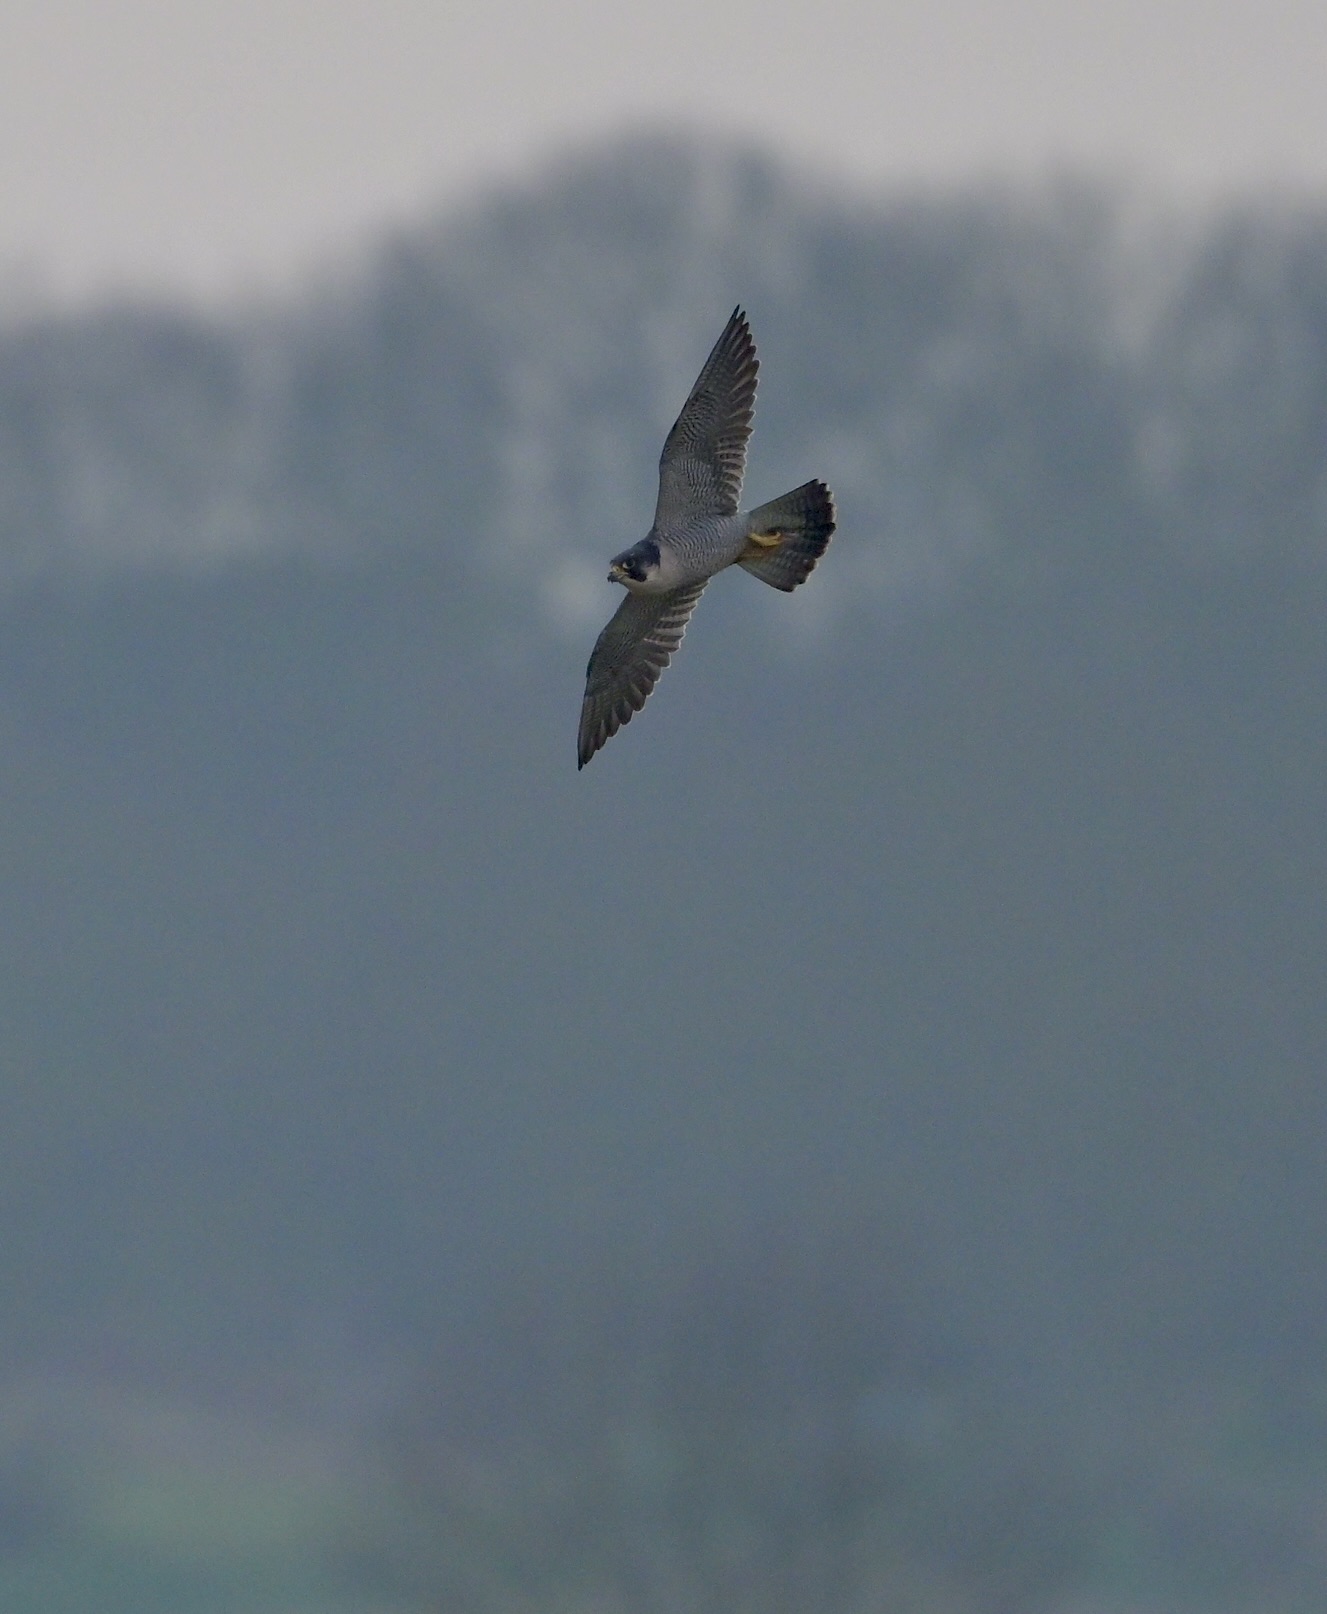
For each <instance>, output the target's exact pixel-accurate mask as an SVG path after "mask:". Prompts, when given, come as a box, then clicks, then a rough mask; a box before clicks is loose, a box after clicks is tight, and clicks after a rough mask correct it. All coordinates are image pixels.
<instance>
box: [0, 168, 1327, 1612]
mask: <svg viewBox="0 0 1327 1614" xmlns="http://www.w3.org/2000/svg"><path fill="white" fill-rule="evenodd" d="M739 299H740V300H741V302H742V303H743V304H744V306H746V307H747V308H748V309H749V311H750V314H751V318H752V323H753V327H754V330H755V334H756V337H757V340H758V342H759V344H760V352H761V358H762V387H761V398H760V407H759V414H758V421H757V429H756V434H755V437H754V439H753V445H752V453H751V459H750V466H749V472H748V478H747V491H748V496H749V497H750V498H751V499H755V500H759V499H761V498H763V497H768V496H771V495H773V494H774V493H777V492H778V491H780V490H781V489H782V488H784V487H785V486H790V485H794V484H795V483H796V482H798V481H801V480H804V479H805V478H807V477H810V476H821V477H823V478H824V479H825V480H827V481H828V482H829V483H830V485H831V486H832V487H833V489H834V491H835V494H836V496H837V499H838V503H839V509H840V527H839V531H838V533H837V534H836V537H835V539H834V542H833V545H832V547H831V550H830V552H829V555H828V557H827V559H826V561H825V563H824V564H823V565H822V566H821V567H820V568H819V569H818V571H817V572H816V574H815V576H814V578H813V579H812V581H811V583H810V585H809V586H808V587H807V588H806V589H805V590H801V591H799V592H798V593H797V594H796V595H795V596H793V597H791V598H784V597H782V596H779V597H774V596H773V595H772V593H771V591H767V590H758V589H756V588H755V587H752V586H747V581H746V579H745V578H743V577H729V578H724V579H721V580H720V582H719V583H718V584H717V585H716V586H715V587H714V588H713V589H712V590H711V591H710V593H709V595H707V599H706V603H705V609H704V610H703V611H702V612H700V613H698V615H697V618H696V620H695V622H694V623H693V625H692V627H691V629H690V631H689V633H688V637H687V642H686V647H685V653H684V654H682V655H681V656H680V657H679V658H678V661H677V664H676V666H675V667H674V668H672V669H671V670H670V671H669V672H668V674H667V675H666V677H665V679H664V680H663V682H662V683H661V686H660V688H659V690H658V691H657V693H656V695H655V697H654V698H653V699H652V700H651V702H650V704H649V708H648V710H647V711H646V712H644V713H643V714H642V715H641V716H640V717H638V718H637V719H636V720H635V721H634V722H633V723H632V725H631V726H630V727H629V728H628V729H627V730H626V731H625V732H624V733H623V734H622V735H620V736H619V737H618V739H616V740H615V741H614V742H613V743H612V745H611V746H610V747H608V749H607V750H606V751H605V753H604V754H603V755H602V756H601V757H599V758H596V760H595V762H594V765H593V766H592V767H591V768H590V769H588V770H587V771H586V772H585V773H584V774H582V775H579V776H578V774H577V772H576V769H575V767H574V759H573V740H574V731H575V723H576V717H577V712H578V707H579V701H580V696H581V690H582V679H583V669H584V663H585V658H586V656H587V655H588V651H589V648H590V645H591V644H592V642H593V638H594V635H595V633H596V632H597V631H598V628H599V627H600V626H601V625H602V622H603V620H605V619H606V617H607V615H608V613H609V612H610V611H611V609H612V606H613V604H614V595H613V591H612V590H611V589H609V588H608V586H607V585H606V584H605V583H604V582H603V570H604V561H605V559H606V557H607V556H608V555H610V554H611V553H613V552H615V551H616V550H617V549H618V548H620V547H621V546H622V545H623V544H624V543H626V542H628V541H630V539H632V538H633V537H635V536H638V535H639V534H640V532H642V531H643V530H644V527H645V525H646V524H647V522H648V519H649V513H650V510H651V509H652V500H653V497H654V478H655V471H656V462H657V456H658V451H659V447H660V444H661V442H662V437H663V433H664V432H665V431H666V429H667V426H668V425H669V423H670V422H671V420H672V418H673V416H674V415H675V413H676V410H677V408H678V406H679V405H680V402H681V400H682V398H683V397H684V396H685V393H686V389H687V387H688V386H689V384H690V381H691V380H692V379H693V377H694V374H695V372H696V370H697V369H698V367H699V364H700V362H701V361H702V360H703V358H704V355H705V353H706V352H707V351H708V348H709V345H710V343H711V342H712V340H713V338H714V335H715V334H716V333H717V331H718V330H719V328H720V327H721V325H722V323H723V320H724V319H725V318H726V316H727V314H728V312H729V311H730V309H731V307H732V305H733V303H734V302H736V301H738V300H739ZM1325 440H1327V211H1324V210H1323V209H1322V208H1321V207H1318V206H1310V205H1308V204H1306V203H1301V204H1298V205H1296V206H1291V205H1289V204H1287V203H1285V202H1284V201H1279V202H1278V201H1271V200H1267V201H1262V202H1244V203H1241V202H1238V201H1234V200H1231V201H1228V202H1226V203H1224V204H1223V205H1222V206H1220V207H1217V208H1212V209H1209V210H1205V211H1203V212H1201V213H1197V212H1194V211H1193V210H1186V209H1184V208H1182V207H1178V206H1175V207H1167V206H1166V205H1164V204H1161V203H1158V202H1157V200H1156V199H1155V197H1151V196H1149V195H1146V194H1144V193H1143V192H1142V191H1140V189H1138V188H1137V187H1131V186H1129V185H1127V184H1124V183H1109V184H1099V185H1098V184H1092V183H1086V182H1075V183H1069V182H1064V183H1061V184H1058V185H1057V184H1050V183H1042V184H1036V185H1033V184H1030V183H1029V184H1023V185H1018V184H1013V183H1008V184H988V185H983V186H975V185H974V186H972V187H969V188H963V187H959V188H953V189H950V190H947V191H943V192H941V191H937V192H933V193H930V194H916V195H913V196H910V197H903V196H900V197H898V198H897V199H895V200H894V201H892V202H890V201H880V200H877V201H875V202H873V203H871V204H867V203H866V202H864V201H863V200H862V199H861V198H860V197H849V196H848V195H847V194H845V193H842V192H838V191H835V190H834V189H833V188H826V187H825V186H824V185H822V184H820V183H817V182H813V181H812V180H810V179H809V178H808V177H807V176H806V175H805V174H802V173H799V172H798V171H796V170H795V168H792V167H789V166H788V165H787V164H785V163H784V162H782V161H781V160H780V159H779V158H777V157H775V156H772V155H770V154H769V153H767V152H765V151H762V150H761V149H759V148H755V147H750V146H745V145H735V144H729V143H725V142H722V141H718V142H716V141H707V142H704V143H698V142H688V141H685V140H681V139H676V138H674V139H662V138H644V137H642V138H639V139H631V140H618V141H616V142H614V143H612V144H611V145H602V146H598V147H591V148H587V149H584V150H582V151H581V152H580V153H579V154H578V155H573V156H569V157H566V158H564V159H562V160H561V161H559V162H555V163H552V164H550V165H547V166H546V167H544V168H543V169H542V170H541V171H540V172H539V173H538V174H537V175H535V176H533V177H530V178H527V179H524V180H521V181H514V180H513V181H511V182H509V183H507V184H505V185H503V186H500V187H495V188H494V189H492V190H491V191H489V192H488V193H487V194H485V195H483V196H481V197H478V198H476V199H474V200H472V201H471V202H469V203H467V204H464V205H459V204H458V205H457V206H454V207H451V208H448V209H446V210H444V211H443V212H442V213H441V214H440V215H436V216H435V217H434V219H433V221H432V222H431V223H419V224H415V225H410V226H405V225H403V226H401V227H400V228H399V229H397V230H396V231H395V232H394V233H392V234H390V235H388V236H386V237H385V238H384V239H382V240H381V241H380V243H379V244H378V245H377V246H376V247H374V248H373V249H372V250H366V251H365V252H363V253H362V254H361V255H360V257H359V258H358V259H357V260H355V261H354V262H343V264H342V267H341V269H340V270H339V271H337V272H333V273H327V274H325V275H324V276H323V277H322V278H321V279H320V280H318V281H316V282H312V283H309V284H308V285H306V286H305V287H304V288H303V290H302V292H301V293H300V294H299V295H298V296H295V295H292V296H290V297H288V298H285V299H280V298H276V297H271V298H267V299H264V300H260V301H253V302H250V303H248V304H244V305H236V306H234V307H232V308H230V309H229V310H226V311H220V312H211V313H204V312H199V311H191V310H190V309H189V308H188V307H187V306H185V305H183V304H181V303H178V302H175V303H170V302H167V301H164V300H153V299H150V298H147V297H145V296H139V297H125V298H123V299H119V300H111V301H104V302H100V303H96V304H93V305H89V306H87V307H83V308H70V309H63V310H48V311H47V312H44V313H43V312H41V311H40V310H35V309H29V310H28V311H26V312H19V313H16V314H14V315H13V316H12V317H11V318H10V320H9V322H8V324H7V326H6V328H5V330H4V332H3V336H0V466H3V476H0V588H2V591H3V592H2V593H0V613H2V614H3V632H0V744H2V745H3V754H4V766H3V769H0V813H2V814H3V834H0V903H2V904H3V912H4V914H5V915H6V921H7V922H6V924H5V927H4V931H3V945H4V947H5V954H6V956H5V966H4V969H3V971H2V972H0V986H2V988H3V1019H2V1022H0V1026H2V1030H3V1043H2V1045H0V1054H2V1057H3V1060H4V1076H3V1081H2V1082H0V1106H3V1109H2V1113H0V1161H2V1167H0V1193H2V1194H3V1196H4V1199H3V1223H2V1225H3V1228H4V1235H3V1239H0V1293H3V1295H4V1296H5V1304H4V1306H3V1308H2V1309H0V1402H2V1403H3V1404H2V1406H0V1587H4V1588H5V1589H6V1590H7V1592H8V1595H9V1597H10V1598H11V1600H12V1603H13V1606H15V1607H16V1608H19V1609H23V1610H26V1609H28V1608H33V1609H36V1608H42V1609H44V1610H50V1609H61V1610H63V1609H65V1608H68V1609H73V1608H82V1607H87V1606H97V1607H99V1608H101V1609H104V1610H111V1611H114V1610H117V1609H119V1608H120V1607H123V1608H125V1609H126V1610H128V1609H130V1608H132V1609H134V1610H135V1611H142V1610H155V1609H161V1610H163V1611H165V1610H172V1611H174V1610H180V1611H190V1610H195V1609H199V1610H202V1609H207V1610H218V1611H220V1610H223V1609H224V1610H232V1609H235V1610H239V1609H244V1610H262V1611H267V1610H271V1611H272V1614H276V1611H278V1610H283V1611H288V1610H293V1609H300V1610H314V1609H317V1610H320V1611H342V1610H352V1609H353V1610H356V1611H359V1614H369V1611H374V1614H381V1611H383V1610H388V1609H390V1610H394V1611H404V1610H407V1609H420V1608H447V1609H453V1608H461V1609H464V1608H475V1609H485V1610H487V1609H503V1610H506V1609H520V1608H528V1607H536V1606H538V1607H556V1608H566V1609H590V1608H595V1609H618V1608H621V1609H638V1608H639V1609H647V1608H648V1609H655V1608H658V1609H663V1608H669V1609H673V1608H684V1609H695V1610H698V1611H699V1610H709V1609H711V1608H713V1609H716V1610H717V1609H718V1608H720V1607H723V1608H732V1607H734V1606H736V1607H739V1608H743V1609H745V1608H750V1609H752V1610H755V1609H784V1608H788V1609H791V1608H793V1607H798V1608H807V1607H812V1608H822V1609H825V1610H828V1611H832V1610H836V1609H840V1608H842V1609H849V1608H853V1609H856V1608H872V1609H875V1608H879V1609H895V1608H897V1609H908V1610H923V1611H928V1614H978V1611H980V1614H988V1611H991V1614H1006V1611H1007V1614H1016V1611H1022V1610H1029V1611H1030V1610H1034V1609H1051V1610H1056V1611H1070V1610H1072V1611H1074V1614H1078V1611H1081V1610H1089V1609H1090V1610H1092V1611H1094V1614H1095V1611H1105V1614H1125V1611H1126V1610H1127V1611H1131V1614H1132V1611H1136V1610H1139V1609H1142V1608H1147V1609H1153V1610H1155V1609H1163V1608H1164V1609H1167V1610H1169V1609H1180V1610H1185V1609H1187V1610H1196V1609H1225V1608H1230V1609H1250V1610H1251V1609H1255V1608H1256V1609H1258V1610H1260V1611H1261V1610H1286V1611H1288V1610H1292V1609H1309V1608H1314V1607H1318V1606H1321V1599H1322V1596H1323V1592H1324V1589H1325V1588H1327V1552H1325V1549H1324V1537H1323V1533H1322V1524H1321V1520H1322V1517H1323V1513H1322V1508H1323V1502H1324V1498H1325V1497H1327V1372H1325V1370H1324V1345H1325V1344H1327V1293H1325V1291H1324V1286H1323V1278H1322V1254H1323V1247H1324V1246H1323V1240H1324V1231H1325V1230H1324V1216H1325V1214H1327V1192H1325V1190H1324V1177H1323V1168H1322V1161H1323V1154H1324V1142H1325V1139H1324V1117H1323V1104H1322V1093H1321V1082H1322V1069H1323V1054H1324V1032H1325V1031H1327V1021H1325V1018H1324V1007H1323V995H1322V990H1321V985H1322V982H1321V976H1322V958H1323V946H1324V939H1325V938H1324V934H1323V932H1324V902H1323V897H1324V891H1323V882H1324V871H1325V868H1327V863H1325V859H1327V835H1325V832H1324V818H1323V813H1322V800H1323V792H1324V783H1325V780H1324V752H1323V747H1322V742H1321V735H1322V733H1323V729H1324V720H1325V719H1327V693H1325V685H1324V670H1325V669H1324V649H1323V636H1322V621H1323V610H1324V604H1327V569H1325V568H1324V539H1325V538H1327V455H1325V454H1324V445H1325ZM255 1498H257V1500H255Z"/></svg>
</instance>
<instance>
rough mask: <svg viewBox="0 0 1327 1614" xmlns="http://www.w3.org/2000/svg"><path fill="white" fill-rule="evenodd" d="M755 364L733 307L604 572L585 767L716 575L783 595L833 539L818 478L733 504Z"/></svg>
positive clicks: (655, 673)
mask: <svg viewBox="0 0 1327 1614" xmlns="http://www.w3.org/2000/svg"><path fill="white" fill-rule="evenodd" d="M758 368H759V366H758V364H757V361H756V344H755V342H754V341H752V339H751V327H750V326H749V325H748V324H747V321H746V315H745V314H744V313H743V312H742V310H741V309H740V308H735V309H734V310H733V317H732V318H731V319H730V320H729V321H728V323H727V325H725V326H724V329H723V335H722V336H720V338H719V340H718V341H717V342H716V343H715V344H714V351H713V352H712V353H711V354H710V356H709V358H708V359H706V361H705V367H704V369H703V370H702V371H701V372H700V375H699V377H698V378H697V380H696V384H695V386H694V387H693V388H692V389H691V396H690V397H689V398H688V399H687V401H686V403H685V404H684V405H683V406H682V413H681V414H680V415H679V416H678V417H677V421H676V423H675V424H674V426H673V429H672V431H670V432H669V434H668V439H667V441H666V442H665V443H664V448H663V454H662V455H661V456H660V459H659V502H658V504H657V505H656V507H655V511H654V525H653V526H652V527H651V528H650V530H649V532H648V534H647V535H646V536H645V537H644V538H642V539H641V541H640V542H639V543H638V544H633V545H632V546H631V548H630V549H624V550H623V551H622V553H621V554H620V555H618V556H617V557H616V558H615V559H614V560H613V561H612V563H611V564H610V565H609V568H608V580H609V582H610V583H621V584H622V585H623V587H624V588H625V589H626V591H627V593H626V598H625V599H624V600H623V601H622V603H621V605H619V606H618V608H617V610H616V611H615V612H614V613H613V618H612V621H610V622H609V624H608V626H607V627H606V628H605V629H604V631H603V632H602V633H601V634H600V635H599V639H598V642H597V643H596V645H595V647H594V654H593V655H592V656H591V657H590V665H589V667H588V668H587V669H586V675H585V701H584V704H583V705H582V707H581V729H580V741H579V747H578V752H577V754H578V757H579V765H580V766H581V767H582V768H583V767H584V766H585V764H586V763H587V762H588V761H589V760H590V758H591V757H592V756H593V755H594V753H595V752H596V751H597V750H598V749H599V747H600V746H601V745H603V744H604V742H605V741H606V740H609V739H611V738H612V736H613V735H614V734H616V733H617V731H618V729H620V728H621V727H622V725H623V724H624V723H629V722H630V721H631V718H632V715H633V713H635V712H638V711H640V709H641V707H642V706H644V704H645V699H646V696H648V695H649V693H650V691H651V690H652V689H653V688H654V686H655V684H656V683H657V682H658V678H659V674H660V673H661V672H662V671H663V670H664V668H665V667H666V666H667V665H668V663H669V662H670V661H671V660H672V658H673V652H674V651H675V650H676V649H677V647H678V645H679V644H680V643H681V642H682V635H683V633H684V632H685V631H686V625H687V619H688V618H689V617H690V615H691V613H692V611H693V610H694V608H695V604H696V601H697V600H698V599H699V598H700V596H701V594H702V593H703V591H704V588H705V585H706V583H708V582H709V580H710V578H711V577H713V576H714V574H715V573H716V572H721V571H723V569H724V567H726V566H732V565H737V566H741V567H743V568H744V569H745V570H746V571H748V572H750V573H751V575H752V576H753V577H758V578H759V579H760V580H761V582H762V583H768V584H769V585H770V586H771V587H772V588H779V589H783V591H784V592H785V593H791V592H792V590H793V589H795V588H796V587H797V585H798V584H799V583H804V582H805V581H806V580H807V578H808V577H809V576H810V575H811V572H812V569H813V568H814V566H815V564H816V562H817V561H818V560H819V559H820V557H821V556H822V555H823V554H824V553H825V550H826V548H827V547H828V545H829V539H830V534H831V533H832V532H833V531H834V496H833V494H832V493H831V492H830V491H829V489H828V488H827V487H826V486H825V484H824V483H823V482H806V483H804V484H803V485H802V486H801V487H800V488H794V489H793V491H792V492H791V493H785V494H784V495H783V497H782V498H780V499H774V500H772V501H771V502H770V503H769V504H762V505H760V506H759V507H758V508H757V509H755V510H746V511H741V510H739V509H738V508H737V501H738V497H739V495H740V494H741V491H742V473H743V471H744V470H745V469H746V445H747V439H748V438H749V437H750V436H751V417H752V414H753V413H754V411H755V402H756V371H757V369H758Z"/></svg>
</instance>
